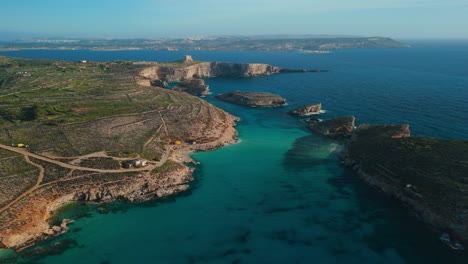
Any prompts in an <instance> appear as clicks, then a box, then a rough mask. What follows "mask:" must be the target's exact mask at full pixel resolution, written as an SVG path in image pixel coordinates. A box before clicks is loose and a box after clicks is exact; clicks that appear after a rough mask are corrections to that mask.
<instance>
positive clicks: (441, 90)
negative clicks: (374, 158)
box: [0, 41, 468, 264]
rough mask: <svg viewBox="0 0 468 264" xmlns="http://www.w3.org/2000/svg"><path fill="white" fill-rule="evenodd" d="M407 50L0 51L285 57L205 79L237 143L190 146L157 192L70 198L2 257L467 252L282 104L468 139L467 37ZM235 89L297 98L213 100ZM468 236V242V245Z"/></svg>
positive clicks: (117, 263)
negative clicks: (231, 121) (271, 103)
mask: <svg viewBox="0 0 468 264" xmlns="http://www.w3.org/2000/svg"><path fill="white" fill-rule="evenodd" d="M404 42H405V43H408V44H410V45H411V47H410V48H397V49H355V50H354V49H352V50H337V51H334V52H333V53H331V54H301V53H296V52H234V51H232V52H224V51H154V50H131V51H90V50H21V51H9V52H0V55H5V56H13V57H21V58H45V59H58V60H69V61H78V60H89V61H111V60H143V61H174V60H178V59H180V58H182V56H183V55H185V54H190V55H192V56H193V57H194V59H196V60H202V61H223V62H242V63H254V62H255V63H268V64H272V65H275V66H280V67H284V68H289V69H324V70H330V71H329V72H319V73H285V74H276V75H271V76H262V77H254V78H213V79H208V80H206V82H207V84H208V85H209V86H210V89H211V92H212V94H211V95H208V96H206V97H204V98H203V99H204V100H207V101H208V102H210V103H212V104H214V105H216V106H218V107H220V108H222V109H224V110H225V111H227V112H229V113H231V114H233V115H235V116H238V117H240V122H238V124H237V130H238V132H239V135H238V137H239V139H240V142H239V143H237V144H234V145H230V146H226V147H223V148H220V149H218V150H215V151H208V152H199V153H194V154H193V155H192V157H193V159H195V160H196V161H198V162H200V165H197V166H195V173H194V176H195V180H194V182H192V183H191V184H190V189H189V190H188V191H186V192H183V193H180V194H178V195H174V196H172V197H168V198H164V199H155V200H152V201H150V202H145V203H138V204H130V203H127V202H123V201H118V202H114V203H111V204H98V205H84V204H71V205H69V206H67V207H66V208H64V209H63V210H62V212H61V214H60V215H59V217H60V218H72V219H74V220H75V222H74V223H73V224H71V225H70V231H69V232H68V233H66V234H64V235H62V236H60V237H57V238H54V239H51V240H48V241H45V242H41V243H39V244H38V245H36V246H34V247H32V248H29V249H27V250H24V251H22V252H20V253H14V252H13V251H11V250H6V251H5V250H4V251H2V252H0V263H44V264H59V263H60V264H62V263H70V264H73V263H96V264H121V263H122V264H123V263H187V264H192V263H319V264H320V263H388V264H390V263H468V254H467V253H460V252H454V251H452V250H451V249H449V248H448V247H447V246H446V245H445V244H443V243H441V241H440V235H441V233H440V232H435V231H433V230H431V229H429V228H428V227H427V226H425V225H424V224H423V223H421V222H420V221H419V220H418V219H417V218H416V217H414V215H412V214H411V213H410V212H409V211H408V210H407V209H406V208H405V207H404V206H403V205H402V204H401V203H400V202H398V201H397V200H395V199H393V198H391V197H388V196H386V195H385V194H383V193H381V192H380V191H379V190H377V189H375V188H372V187H369V186H367V185H366V184H365V183H364V182H363V181H362V180H361V179H360V178H359V177H358V176H357V175H355V174H354V173H353V172H351V171H350V170H348V169H346V168H343V167H342V166H341V165H340V161H339V158H338V156H337V150H338V149H340V147H342V142H340V141H335V140H331V139H327V138H324V137H322V136H319V135H316V134H313V133H311V132H310V131H308V130H307V129H306V127H305V124H304V122H303V119H304V118H301V117H293V116H290V115H288V114H287V112H288V111H289V110H292V109H294V108H296V107H299V106H302V105H305V104H309V103H316V102H321V103H322V107H323V109H324V110H325V111H324V113H322V114H320V115H316V116H313V117H314V118H320V119H327V118H332V117H336V116H343V115H353V116H355V117H356V122H357V124H358V125H359V124H364V123H372V124H388V123H392V124H393V123H395V124H398V123H408V124H410V128H411V132H412V136H423V137H437V138H444V139H462V140H468V41H404ZM232 90H242V91H262V92H271V93H275V94H279V95H281V96H282V97H285V98H286V99H287V102H288V105H287V106H285V107H279V108H247V107H242V106H238V105H232V104H229V103H225V102H222V101H219V100H217V99H215V98H214V96H215V95H216V94H219V93H224V92H228V91H232ZM465 247H468V245H465Z"/></svg>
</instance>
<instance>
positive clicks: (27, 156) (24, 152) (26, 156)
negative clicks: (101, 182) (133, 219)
mask: <svg viewBox="0 0 468 264" xmlns="http://www.w3.org/2000/svg"><path fill="white" fill-rule="evenodd" d="M0 148H2V149H5V150H8V151H12V152H16V153H19V154H21V155H23V156H24V159H25V161H26V162H27V163H29V164H31V165H32V166H34V167H36V168H38V169H39V175H38V177H37V181H36V184H35V185H34V186H33V187H31V188H30V189H29V190H27V191H25V192H23V193H22V194H20V195H19V196H17V197H16V198H15V199H14V200H13V201H11V202H9V203H8V204H7V205H5V206H3V207H2V208H0V213H2V212H4V211H5V210H7V209H8V208H10V207H11V206H13V205H14V204H15V203H17V202H18V201H20V200H21V199H23V198H24V197H26V196H28V195H29V194H31V193H32V192H34V191H35V190H37V189H38V188H40V187H41V186H43V185H41V183H42V180H43V179H44V173H45V170H44V167H43V166H41V165H39V164H36V163H34V162H32V161H31V159H30V158H31V157H32V158H35V159H39V160H42V161H46V162H49V163H52V164H55V165H58V166H61V167H63V168H67V169H70V170H81V171H90V172H97V173H124V172H139V171H146V172H150V171H151V170H153V169H154V168H155V167H157V166H161V165H162V164H163V163H164V162H165V161H166V160H167V156H168V155H167V154H166V155H163V158H162V160H161V161H160V162H158V163H156V164H153V165H149V166H146V167H142V168H133V169H123V168H122V169H114V170H105V169H95V168H87V167H81V166H77V165H72V164H68V163H64V162H61V161H58V160H54V159H52V158H49V157H45V156H42V155H38V154H35V153H31V152H29V151H27V150H26V149H22V148H17V147H10V146H7V145H3V144H0ZM103 156H106V157H107V155H106V153H105V152H96V153H91V154H88V155H83V156H78V157H73V158H75V160H80V159H83V158H88V157H103ZM83 176H84V175H83ZM83 176H78V177H77V178H79V177H83ZM46 185H47V184H46Z"/></svg>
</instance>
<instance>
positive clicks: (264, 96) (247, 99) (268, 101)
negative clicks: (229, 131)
mask: <svg viewBox="0 0 468 264" xmlns="http://www.w3.org/2000/svg"><path fill="white" fill-rule="evenodd" d="M216 98H218V99H220V100H223V101H226V102H228V103H233V104H238V105H244V106H249V107H276V106H283V105H285V104H286V99H284V98H282V97H281V96H279V95H276V94H271V93H263V92H241V91H233V92H229V93H224V94H219V95H217V96H216Z"/></svg>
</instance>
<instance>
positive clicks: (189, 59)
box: [184, 55, 193, 62]
mask: <svg viewBox="0 0 468 264" xmlns="http://www.w3.org/2000/svg"><path fill="white" fill-rule="evenodd" d="M190 61H193V59H192V56H191V55H185V56H184V62H190Z"/></svg>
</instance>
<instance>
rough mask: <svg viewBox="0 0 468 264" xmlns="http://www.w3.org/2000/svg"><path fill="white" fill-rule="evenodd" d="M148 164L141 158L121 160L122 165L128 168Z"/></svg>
mask: <svg viewBox="0 0 468 264" xmlns="http://www.w3.org/2000/svg"><path fill="white" fill-rule="evenodd" d="M146 165H148V161H146V160H141V159H133V160H125V161H122V167H124V168H126V169H128V168H141V167H145V166H146Z"/></svg>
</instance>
